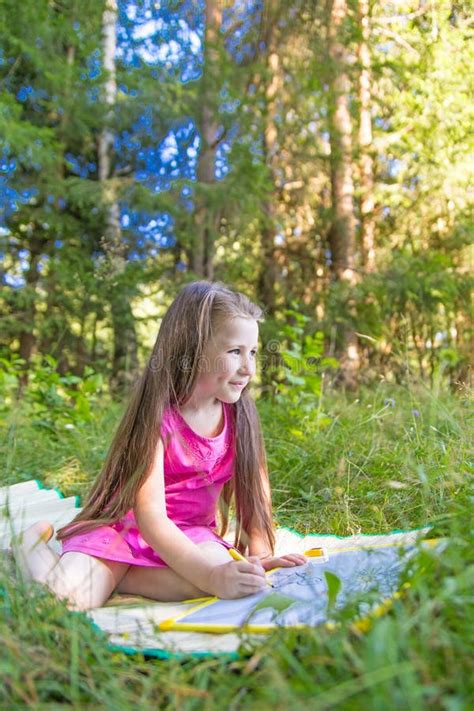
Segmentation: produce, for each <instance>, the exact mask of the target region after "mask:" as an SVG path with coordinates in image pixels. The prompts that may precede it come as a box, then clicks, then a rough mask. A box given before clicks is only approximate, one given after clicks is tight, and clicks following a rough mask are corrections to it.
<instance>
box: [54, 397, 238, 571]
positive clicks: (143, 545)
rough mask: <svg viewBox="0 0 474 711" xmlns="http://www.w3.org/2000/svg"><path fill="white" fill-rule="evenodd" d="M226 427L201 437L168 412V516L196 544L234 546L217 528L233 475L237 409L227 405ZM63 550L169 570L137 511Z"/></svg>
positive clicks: (71, 541)
mask: <svg viewBox="0 0 474 711" xmlns="http://www.w3.org/2000/svg"><path fill="white" fill-rule="evenodd" d="M222 407H223V415H224V427H223V429H222V431H221V433H220V434H219V435H217V437H202V436H201V435H198V434H197V433H196V432H194V430H192V429H191V428H190V427H189V425H188V424H187V423H186V422H185V420H184V419H183V417H182V416H181V415H180V413H179V412H178V410H176V409H168V410H166V411H165V413H164V416H163V421H162V425H161V437H162V439H163V444H164V478H165V499H166V510H167V514H168V517H169V518H170V519H171V520H172V521H173V522H174V523H175V524H176V525H177V526H178V528H180V529H181V531H182V532H183V533H184V534H185V535H186V536H187V537H188V538H189V539H190V540H191V541H193V542H194V543H201V542H203V541H217V542H219V543H221V544H222V545H224V546H225V547H226V548H231V547H232V546H231V545H230V544H228V543H226V542H225V541H224V540H223V539H222V538H220V537H219V536H218V535H217V533H216V531H215V528H216V507H217V500H218V498H219V495H220V493H221V491H222V487H223V486H224V484H225V482H226V481H228V480H229V479H230V478H231V477H232V476H233V474H234V458H235V444H234V421H233V407H232V405H229V404H227V403H223V405H222ZM62 545H63V553H67V552H69V551H79V552H81V553H87V554H89V555H93V556H96V557H97V558H104V559H105V560H111V561H112V560H113V561H118V562H120V563H128V564H129V565H143V566H147V567H153V568H166V567H167V565H166V563H165V562H164V561H163V560H162V559H161V558H160V557H159V555H158V554H157V553H156V552H155V551H154V549H153V548H152V547H151V546H149V545H148V543H147V542H146V541H145V540H144V539H143V538H142V536H141V534H140V531H139V530H138V527H137V522H136V520H135V515H134V513H133V510H130V511H129V512H128V513H127V514H126V515H125V516H124V517H123V518H122V519H121V520H120V521H118V522H117V523H115V524H113V525H111V526H101V527H100V528H96V529H95V530H93V531H87V532H86V533H83V534H78V535H77V536H71V538H67V539H66V540H65V541H63V544H62Z"/></svg>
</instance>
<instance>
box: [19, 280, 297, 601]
mask: <svg viewBox="0 0 474 711" xmlns="http://www.w3.org/2000/svg"><path fill="white" fill-rule="evenodd" d="M261 319H262V312H261V310H260V308H259V307H258V306H256V305H255V304H253V303H252V302H250V301H249V300H248V299H247V298H246V297H245V296H244V295H243V294H239V293H235V292H234V291H232V290H230V289H228V288H226V287H224V286H222V285H220V284H216V283H208V282H195V283H192V284H189V285H188V286H186V287H185V288H184V289H183V290H182V291H181V292H180V294H179V295H178V296H177V298H176V299H175V301H174V302H173V303H172V305H171V306H170V308H169V310H168V311H167V313H166V315H165V316H164V318H163V322H162V324H161V328H160V331H159V333H158V338H157V340H156V343H155V346H154V348H153V352H152V355H151V357H150V360H149V362H148V364H147V366H146V368H145V372H144V374H143V376H142V378H141V380H140V382H139V383H138V386H137V388H136V390H135V393H134V395H133V397H132V399H131V402H130V404H129V406H128V409H127V411H126V412H125V415H124V416H123V419H122V421H121V423H120V425H119V427H118V430H117V433H116V435H115V438H114V440H113V442H112V445H111V447H110V451H109V453H108V456H107V460H106V462H105V465H104V468H103V470H102V472H101V473H100V475H99V477H98V478H97V480H96V482H95V484H94V486H93V488H92V491H91V492H90V495H89V498H88V500H87V501H86V504H85V506H84V508H83V509H82V511H81V512H80V513H79V514H78V515H77V516H76V518H75V519H74V521H73V522H72V523H70V524H68V525H67V526H65V527H64V528H62V529H60V530H59V531H58V533H57V538H58V539H59V540H61V541H62V545H63V553H62V555H61V557H59V556H58V555H57V554H56V553H55V552H54V551H53V550H52V549H51V548H50V547H49V546H48V545H47V541H48V540H49V539H50V538H51V536H52V535H53V532H54V530H53V527H52V526H51V524H49V523H47V522H41V523H37V524H35V525H34V526H31V527H30V528H29V529H28V530H27V531H26V532H25V533H24V534H23V538H22V540H21V543H20V545H19V546H17V548H16V553H17V559H18V562H19V565H20V568H21V569H22V570H23V572H24V573H25V574H26V575H27V576H29V577H31V578H32V579H33V580H36V581H38V582H40V583H44V584H45V585H47V587H48V588H49V589H50V590H52V591H53V592H54V593H55V594H56V595H57V596H58V597H60V598H65V599H66V600H67V601H68V604H69V606H70V607H72V608H74V609H82V610H84V609H88V608H92V607H98V606H101V605H103V604H104V603H105V602H106V600H107V599H108V598H109V597H110V595H111V594H112V592H113V591H114V590H115V591H118V592H121V593H129V594H134V595H143V596H145V597H149V598H153V599H155V600H162V601H178V600H184V599H188V598H193V597H198V596H202V595H203V594H211V595H216V596H218V597H221V598H237V597H243V596H245V595H250V594H252V593H256V592H258V591H259V590H261V589H262V588H263V587H264V586H265V577H264V573H265V570H269V569H271V568H274V567H277V566H293V565H301V564H303V563H305V558H304V556H301V555H296V554H295V555H286V556H283V557H279V558H275V557H273V547H274V534H273V528H272V515H271V499H270V488H269V482H268V473H267V465H266V456H265V449H264V444H263V440H262V436H261V431H260V424H259V418H258V414H257V410H256V407H255V404H254V402H253V400H252V398H251V396H250V394H249V392H248V384H249V382H250V380H251V378H252V376H253V375H254V374H255V369H256V354H257V341H258V321H260V320H261ZM231 503H233V505H234V509H235V514H236V533H235V542H234V546H235V548H237V549H238V550H239V551H240V552H241V553H244V554H247V555H248V556H249V557H248V559H245V558H242V559H241V560H234V559H232V558H231V555H230V554H229V550H228V549H230V548H232V546H231V545H230V544H229V543H227V542H226V541H224V540H223V539H222V537H221V536H222V535H224V533H225V530H226V528H227V523H228V511H229V506H230V505H231ZM217 506H219V510H220V518H221V526H220V530H219V534H218V533H217V532H216V508H217Z"/></svg>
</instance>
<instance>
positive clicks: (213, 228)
mask: <svg viewBox="0 0 474 711" xmlns="http://www.w3.org/2000/svg"><path fill="white" fill-rule="evenodd" d="M221 22H222V11H221V8H220V4H219V0H206V31H205V39H204V68H203V75H202V78H201V93H200V96H199V100H200V107H201V110H200V116H199V119H198V127H199V133H200V136H201V149H200V153H199V161H198V167H197V179H198V182H199V183H200V184H201V185H202V186H204V190H203V191H201V195H200V197H199V202H198V205H197V207H196V213H195V214H196V235H195V240H194V244H193V247H192V251H191V266H192V269H193V271H194V272H195V274H196V275H197V276H199V277H205V278H207V279H213V277H214V241H215V237H216V233H217V230H218V219H219V216H218V215H217V214H216V213H215V212H214V211H213V210H212V207H211V206H210V201H209V199H208V196H207V193H206V188H208V186H211V185H212V184H213V183H215V181H216V178H215V165H216V152H217V145H218V128H219V125H218V120H217V115H216V109H215V98H214V95H215V78H216V68H217V66H218V59H219V58H218V52H217V49H216V43H217V41H218V35H219V29H220V26H221Z"/></svg>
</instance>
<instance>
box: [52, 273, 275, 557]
mask: <svg viewBox="0 0 474 711" xmlns="http://www.w3.org/2000/svg"><path fill="white" fill-rule="evenodd" d="M235 317H241V318H249V319H254V320H256V321H261V320H262V317H263V314H262V310H261V309H260V307H258V306H257V305H256V304H254V303H252V302H251V301H250V300H249V299H248V298H247V297H246V296H244V295H243V294H240V293H238V292H234V291H232V290H231V289H229V288H228V287H226V286H224V285H222V284H219V283H216V282H206V281H197V282H193V283H192V284H188V285H187V286H185V287H184V288H183V289H182V290H181V292H180V293H179V294H178V296H177V297H176V299H175V300H174V301H173V303H172V304H171V306H170V308H169V309H168V311H167V312H166V314H165V316H164V318H163V321H162V323H161V327H160V330H159V333H158V337H157V339H156V343H155V345H154V347H153V351H152V354H151V356H150V359H149V361H148V363H147V365H146V367H145V370H144V372H143V375H142V377H141V378H140V380H139V382H138V384H137V387H136V388H135V391H134V392H133V394H132V397H131V400H130V403H129V405H128V408H127V410H126V412H125V414H124V416H123V418H122V420H121V422H120V424H119V426H118V428H117V432H116V434H115V437H114V439H113V441H112V444H111V446H110V449H109V452H108V455H107V459H106V461H105V464H104V467H103V469H102V471H101V473H100V474H99V476H98V477H97V479H96V481H95V483H94V485H93V486H92V489H91V491H90V493H89V496H88V498H87V501H86V503H85V505H84V508H83V509H82V511H81V512H80V513H79V514H78V515H77V516H76V518H75V519H74V520H73V521H72V522H71V523H69V524H67V525H66V526H64V527H63V528H61V529H60V530H59V531H58V533H57V538H58V539H59V540H61V539H66V538H69V537H71V536H73V535H76V534H78V533H85V532H86V531H90V530H93V529H94V528H98V527H100V526H105V525H110V524H112V523H116V522H117V521H119V520H120V519H121V518H122V517H123V516H124V515H125V514H126V513H127V511H129V510H130V509H131V508H133V506H134V504H135V498H136V495H137V492H138V490H139V489H140V487H141V485H142V483H143V481H144V480H145V478H146V476H147V474H148V472H149V471H150V468H151V466H152V462H153V457H154V453H155V450H156V447H157V444H158V439H159V437H160V428H161V421H162V417H163V412H164V410H165V409H166V408H167V407H170V406H175V407H178V406H179V405H182V404H184V403H185V402H186V401H187V400H188V399H189V397H190V396H191V393H192V391H193V388H194V386H195V383H196V379H197V377H198V375H199V363H200V361H201V359H202V356H203V353H204V349H205V348H206V346H207V344H208V343H209V341H210V339H211V338H212V336H213V332H214V331H215V329H216V328H218V327H219V324H220V323H222V322H224V321H225V320H228V319H232V318H235ZM247 387H248V386H247ZM232 407H233V411H234V427H235V430H234V431H235V438H236V447H235V450H236V455H235V476H234V477H233V478H232V479H231V480H230V481H229V482H228V483H227V484H226V485H225V487H224V490H223V492H222V495H221V500H220V502H219V510H220V513H221V530H220V534H221V535H224V533H225V530H226V529H227V524H228V518H229V507H230V506H231V505H232V504H233V505H234V507H235V513H236V519H237V527H236V533H235V545H236V546H237V547H239V548H240V549H241V550H243V549H244V548H245V547H246V545H247V543H248V536H249V534H250V532H251V531H252V530H255V529H257V530H258V531H259V532H260V533H261V535H262V536H263V538H264V540H266V542H267V544H268V547H269V548H270V549H271V550H272V551H273V547H274V542H275V539H274V534H273V526H272V515H271V501H270V498H269V495H268V490H267V489H268V470H267V462H266V455H265V447H264V443H263V438H262V433H261V428H260V421H259V417H258V413H257V409H256V407H255V403H254V401H253V399H252V397H251V396H250V393H249V392H248V391H247V388H245V389H244V390H243V392H242V394H241V396H240V399H239V400H238V401H237V402H236V403H235V404H234V405H233V406H232Z"/></svg>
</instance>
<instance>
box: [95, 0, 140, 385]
mask: <svg viewBox="0 0 474 711" xmlns="http://www.w3.org/2000/svg"><path fill="white" fill-rule="evenodd" d="M116 25H117V0H106V5H105V10H104V14H103V21H102V32H103V45H102V48H103V65H104V69H105V71H106V72H107V77H106V81H105V85H104V102H105V104H106V106H107V107H108V112H107V116H106V122H105V126H104V128H103V130H102V133H101V135H100V137H99V145H98V158H99V160H98V172H99V180H100V181H101V183H102V200H103V204H104V206H105V211H106V220H105V234H104V237H103V247H104V251H105V253H106V256H107V262H108V268H109V273H108V279H109V283H108V294H109V301H110V310H111V316H112V327H113V333H114V349H113V360H112V381H111V385H112V387H113V389H114V390H116V391H121V390H123V389H124V388H125V387H126V386H127V385H128V384H129V383H130V381H131V379H132V376H133V373H134V371H136V369H137V367H138V357H137V337H136V332H135V322H134V317H133V312H132V308H131V305H130V294H129V290H128V288H127V282H126V279H125V278H124V276H125V275H124V271H125V249H124V244H123V241H122V234H121V228H120V208H119V203H118V199H117V191H116V186H115V183H114V180H113V177H114V176H113V167H112V158H113V144H114V133H113V130H112V127H111V123H112V121H113V115H114V111H113V109H114V106H115V103H116V99H117V82H116V77H115V52H116V42H117V40H116Z"/></svg>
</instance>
